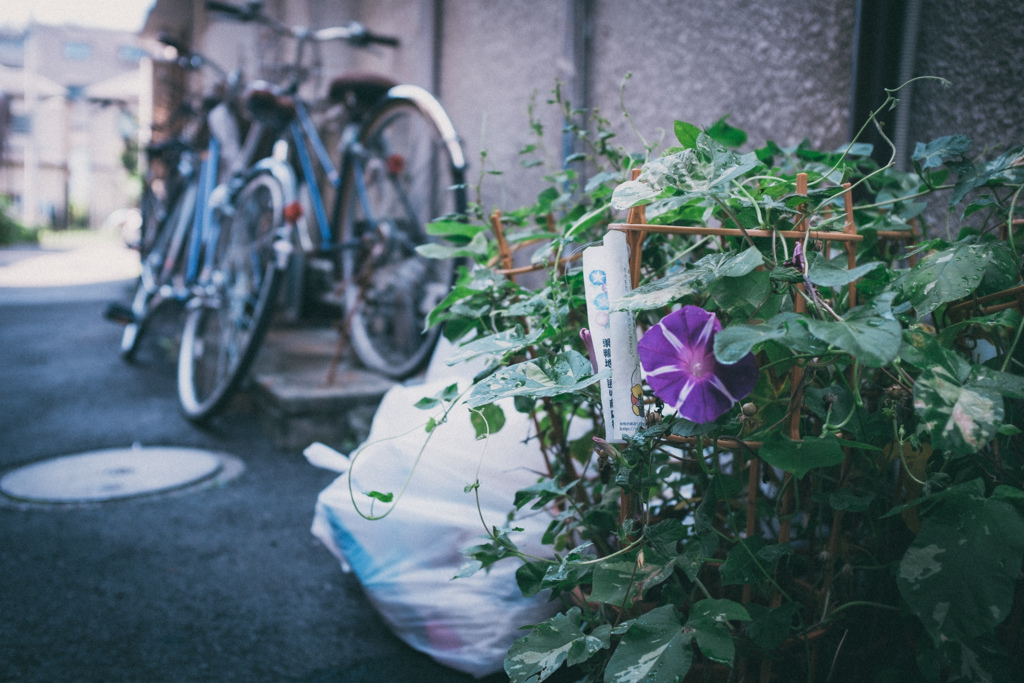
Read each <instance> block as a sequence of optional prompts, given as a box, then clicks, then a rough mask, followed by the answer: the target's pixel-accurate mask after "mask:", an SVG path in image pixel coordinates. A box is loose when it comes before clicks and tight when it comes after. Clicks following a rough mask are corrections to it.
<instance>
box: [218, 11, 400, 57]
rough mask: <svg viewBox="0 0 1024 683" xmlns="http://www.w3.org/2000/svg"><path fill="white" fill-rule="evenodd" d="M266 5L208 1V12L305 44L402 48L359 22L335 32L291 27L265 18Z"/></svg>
mask: <svg viewBox="0 0 1024 683" xmlns="http://www.w3.org/2000/svg"><path fill="white" fill-rule="evenodd" d="M262 5H263V3H262V2H260V1H259V0H256V1H252V0H250V2H249V3H248V4H247V5H246V6H245V7H239V6H238V5H232V4H229V3H226V2H218V1H217V0H206V9H208V10H210V11H211V12H219V13H221V14H226V15H229V16H230V17H231V18H233V19H235V20H237V21H243V22H250V21H255V22H258V23H260V24H263V25H265V26H267V27H269V28H271V29H273V30H274V31H276V32H277V33H280V34H284V35H288V36H291V37H292V38H297V39H299V40H303V41H305V40H313V41H315V42H318V43H319V42H327V41H331V40H344V41H345V42H347V43H349V44H350V45H353V46H355V47H367V46H368V45H387V46H389V47H398V45H399V44H400V41H399V40H398V38H395V37H393V36H385V35H380V34H377V33H372V32H370V31H369V30H367V28H366V27H365V26H363V25H362V24H360V23H359V22H356V21H352V22H349V23H348V25H346V26H334V27H332V28H322V29H319V30H316V31H310V30H309V29H307V28H304V27H292V26H288V25H287V24H284V23H282V22H280V21H278V20H277V19H274V18H273V17H270V16H267V15H266V14H263V12H262Z"/></svg>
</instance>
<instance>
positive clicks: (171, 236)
mask: <svg viewBox="0 0 1024 683" xmlns="http://www.w3.org/2000/svg"><path fill="white" fill-rule="evenodd" d="M197 191H198V186H197V184H196V182H195V180H193V182H191V183H189V185H188V186H186V187H185V188H183V189H182V190H181V192H180V193H179V194H178V196H177V197H176V198H175V199H176V201H175V202H174V205H173V207H172V208H171V210H170V211H168V212H167V214H166V216H165V217H164V220H163V222H161V223H160V224H159V225H158V226H156V228H155V229H151V230H152V231H153V232H155V233H156V234H155V236H154V237H153V239H152V242H151V244H150V245H149V248H148V249H147V252H146V254H145V255H144V256H143V257H142V259H141V266H142V272H141V274H140V275H139V279H138V282H137V283H136V286H135V292H134V293H133V294H132V302H131V305H130V309H131V314H132V319H131V320H130V321H128V322H127V323H125V326H124V331H123V332H122V333H121V358H123V359H124V360H126V361H128V362H131V361H133V360H134V359H135V354H136V352H137V351H138V350H139V346H140V345H141V343H142V339H143V337H144V336H145V333H146V330H147V329H148V324H149V321H150V318H151V317H152V315H153V312H154V311H155V310H156V308H158V307H159V306H160V305H161V304H163V303H164V302H166V301H167V300H168V299H167V297H165V296H163V295H161V294H160V292H161V290H162V289H163V288H164V287H165V286H168V285H170V284H171V279H172V278H173V277H174V275H175V274H176V273H178V272H179V271H180V270H181V265H182V262H183V258H182V257H183V256H184V255H185V253H186V252H185V249H186V248H187V245H188V240H187V239H182V240H180V241H178V244H177V245H175V242H176V241H177V240H176V239H175V235H176V233H178V232H179V231H182V230H187V229H188V227H189V225H190V224H191V221H192V216H193V212H194V210H195V202H196V193H197ZM182 221H184V222H182ZM172 248H173V249H174V250H175V251H176V252H177V253H174V254H168V253H166V252H167V251H168V250H170V249H172Z"/></svg>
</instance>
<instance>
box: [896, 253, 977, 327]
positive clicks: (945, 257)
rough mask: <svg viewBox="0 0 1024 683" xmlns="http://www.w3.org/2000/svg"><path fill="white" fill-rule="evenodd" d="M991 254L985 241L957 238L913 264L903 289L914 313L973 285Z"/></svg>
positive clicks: (928, 310)
mask: <svg viewBox="0 0 1024 683" xmlns="http://www.w3.org/2000/svg"><path fill="white" fill-rule="evenodd" d="M992 257H993V253H992V248H991V246H989V245H987V244H977V243H974V242H971V241H961V242H957V243H955V244H953V245H952V246H950V247H949V248H947V249H943V250H941V251H937V252H935V253H933V254H929V255H928V256H927V257H925V258H924V259H922V260H921V262H920V263H918V264H917V265H916V266H914V267H913V268H912V269H911V270H910V272H909V273H907V275H906V277H905V278H904V279H903V283H902V288H903V293H904V295H905V296H906V297H907V300H909V301H910V303H911V305H912V306H913V307H914V309H915V310H916V311H917V315H918V317H921V316H924V315H926V314H928V313H931V312H932V311H933V310H935V309H936V308H937V307H938V306H939V305H941V304H944V303H946V302H948V301H956V300H957V299H961V298H963V297H965V296H967V295H968V294H970V293H971V292H973V291H974V290H975V289H977V287H978V285H979V284H981V279H982V276H983V275H984V274H985V269H986V268H987V267H988V262H989V260H991V258H992Z"/></svg>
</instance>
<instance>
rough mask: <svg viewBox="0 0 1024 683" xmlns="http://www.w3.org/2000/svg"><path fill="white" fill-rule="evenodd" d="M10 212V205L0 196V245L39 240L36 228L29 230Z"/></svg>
mask: <svg viewBox="0 0 1024 683" xmlns="http://www.w3.org/2000/svg"><path fill="white" fill-rule="evenodd" d="M10 214H11V209H10V205H9V204H8V203H7V201H5V200H4V199H3V198H2V197H0V245H4V244H18V243H19V242H36V241H38V237H37V235H36V231H35V230H29V229H28V228H26V227H25V226H23V225H22V224H21V223H19V222H18V221H17V220H15V219H14V218H13V217H12V216H11V215H10Z"/></svg>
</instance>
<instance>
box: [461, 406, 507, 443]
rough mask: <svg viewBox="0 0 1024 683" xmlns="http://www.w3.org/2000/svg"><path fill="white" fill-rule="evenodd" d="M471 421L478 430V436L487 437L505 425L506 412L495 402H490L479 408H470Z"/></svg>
mask: <svg viewBox="0 0 1024 683" xmlns="http://www.w3.org/2000/svg"><path fill="white" fill-rule="evenodd" d="M469 421H470V423H471V424H472V425H473V431H475V432H476V438H477V439H486V438H487V437H488V436H490V435H491V434H494V433H496V432H499V431H501V428H502V427H504V426H505V413H504V411H502V409H501V408H499V407H498V406H496V405H494V404H493V403H488V404H486V405H483V406H480V407H479V408H470V410H469Z"/></svg>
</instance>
